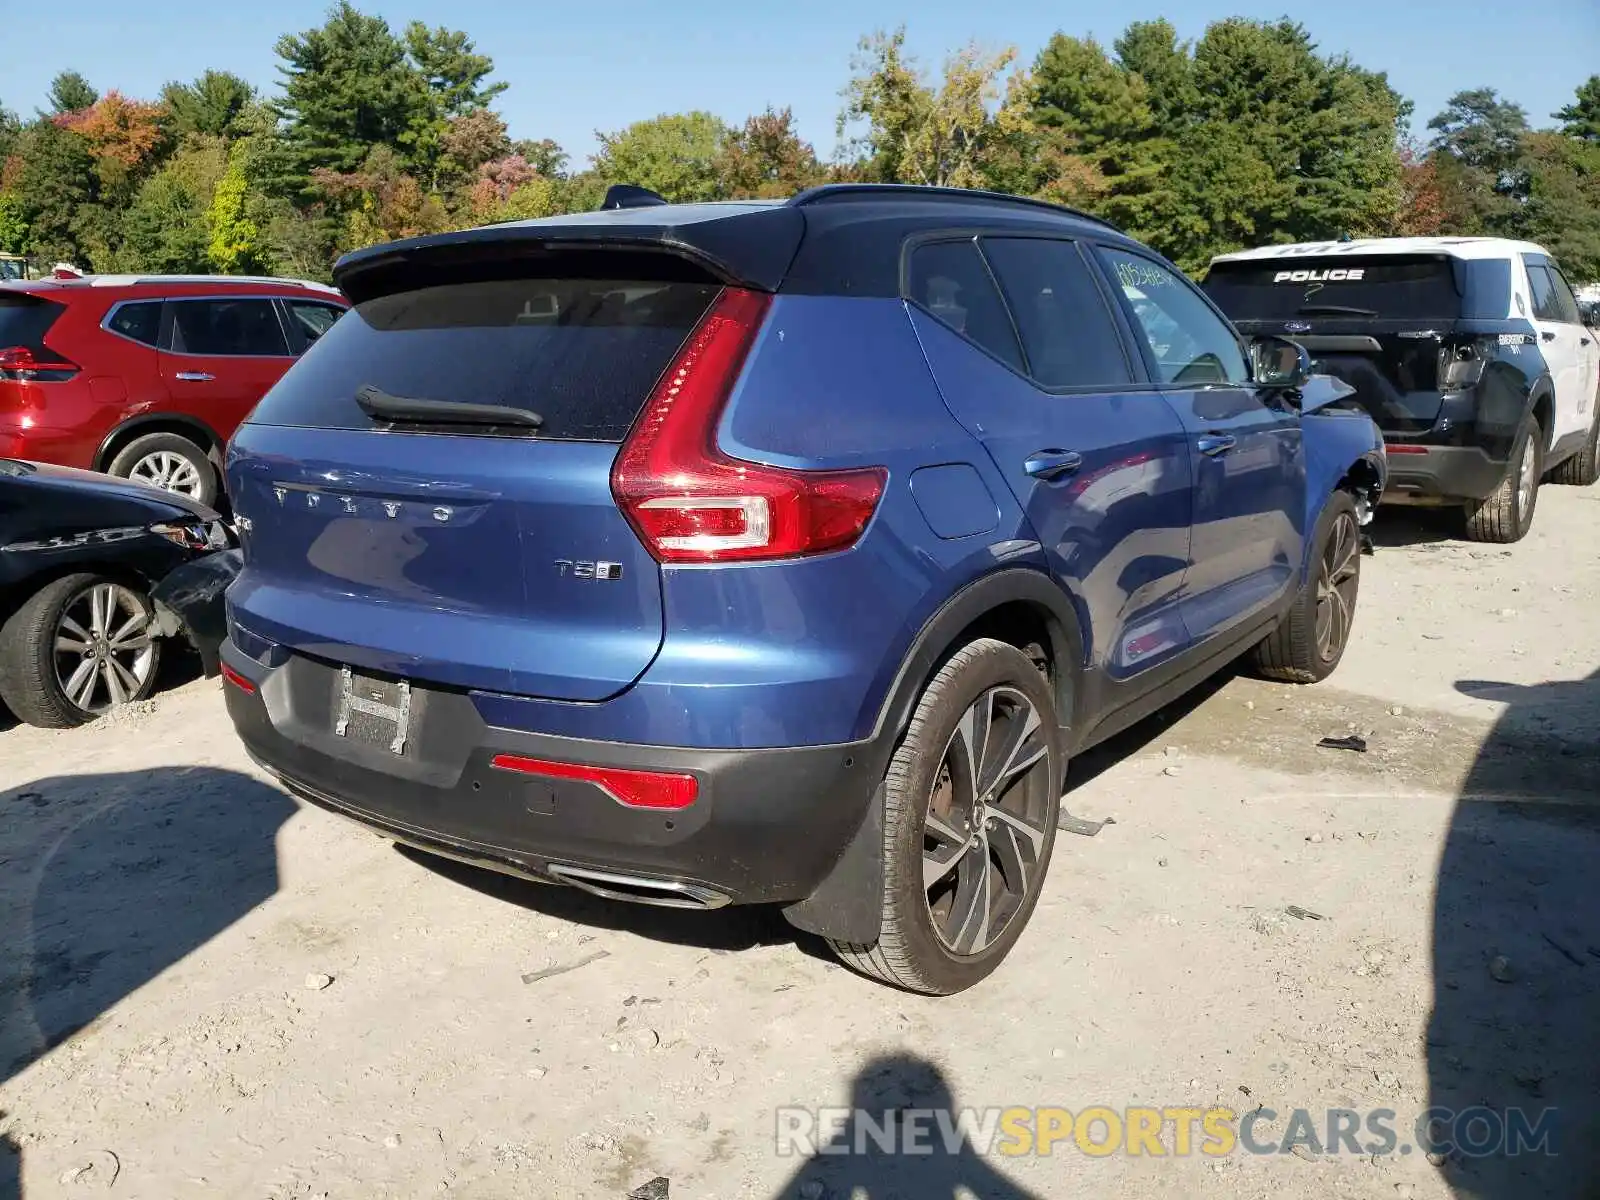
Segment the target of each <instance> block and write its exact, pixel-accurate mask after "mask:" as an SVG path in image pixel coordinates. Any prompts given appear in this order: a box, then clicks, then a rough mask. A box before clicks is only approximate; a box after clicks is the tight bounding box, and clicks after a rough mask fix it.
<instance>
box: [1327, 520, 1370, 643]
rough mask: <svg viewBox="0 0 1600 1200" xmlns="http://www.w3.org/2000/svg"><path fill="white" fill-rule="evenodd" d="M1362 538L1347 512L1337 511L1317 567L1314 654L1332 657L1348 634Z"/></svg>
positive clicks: (1354, 602)
mask: <svg viewBox="0 0 1600 1200" xmlns="http://www.w3.org/2000/svg"><path fill="white" fill-rule="evenodd" d="M1360 555H1361V537H1360V534H1359V533H1357V531H1356V521H1355V518H1354V517H1352V516H1351V515H1350V514H1349V513H1346V512H1342V513H1340V514H1339V515H1338V516H1337V517H1336V518H1335V519H1334V522H1333V528H1332V529H1330V530H1329V531H1328V540H1327V544H1326V545H1325V546H1324V548H1323V551H1322V561H1321V563H1319V564H1318V567H1317V654H1318V655H1320V656H1321V658H1322V661H1323V662H1329V661H1330V660H1332V658H1333V657H1334V655H1335V654H1337V653H1338V652H1339V650H1340V648H1342V647H1343V646H1344V643H1345V639H1346V638H1348V637H1349V636H1350V623H1351V621H1352V619H1353V618H1354V616H1355V608H1356V586H1357V584H1358V583H1359V582H1360V581H1359V577H1358V571H1359V569H1360V565H1361V564H1360Z"/></svg>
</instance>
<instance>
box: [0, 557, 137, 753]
mask: <svg viewBox="0 0 1600 1200" xmlns="http://www.w3.org/2000/svg"><path fill="white" fill-rule="evenodd" d="M160 666H161V639H160V637H159V636H158V634H157V630H156V627H155V610H154V607H153V606H152V605H151V603H150V600H149V598H148V597H146V596H145V595H144V594H143V593H142V592H140V591H139V589H138V588H136V587H132V586H130V585H129V584H127V583H125V582H122V581H119V580H115V579H107V578H106V577H105V576H104V575H93V574H88V573H83V574H77V575H66V576H63V577H62V578H60V579H54V580H51V581H50V582H49V583H47V584H45V585H44V586H43V587H42V588H40V589H39V590H38V591H37V592H35V593H34V594H33V595H31V596H29V597H28V598H27V599H26V600H24V601H23V602H22V603H21V604H20V605H19V606H18V607H17V609H16V611H14V612H13V613H12V614H11V616H10V617H9V618H8V619H7V620H6V622H5V625H4V626H3V627H0V700H4V701H5V703H6V707H8V708H9V709H11V711H12V712H13V713H15V714H16V715H17V717H18V718H19V719H20V720H23V721H26V722H27V723H28V724H29V725H39V726H43V727H44V728H46V729H68V728H70V727H72V726H74V725H82V724H84V723H85V722H86V721H92V720H94V719H95V718H96V717H98V716H100V715H101V714H103V713H105V712H107V711H109V710H110V709H112V708H115V707H116V706H117V705H118V704H124V703H127V702H128V701H130V700H143V699H144V698H145V697H146V696H148V695H149V694H150V693H151V691H153V690H154V689H155V685H156V677H157V674H158V672H159V670H160Z"/></svg>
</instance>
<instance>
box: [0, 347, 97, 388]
mask: <svg viewBox="0 0 1600 1200" xmlns="http://www.w3.org/2000/svg"><path fill="white" fill-rule="evenodd" d="M77 373H78V364H77V363H74V362H68V361H67V360H66V359H64V358H62V357H61V356H60V355H59V354H52V353H50V352H48V351H46V352H45V353H44V354H43V355H42V356H41V355H40V353H39V352H38V351H35V350H32V349H30V348H29V347H27V346H8V347H7V348H6V349H4V350H0V379H11V380H21V381H23V382H29V383H61V382H62V381H64V380H67V379H71V378H72V377H73V376H74V375H76V374H77Z"/></svg>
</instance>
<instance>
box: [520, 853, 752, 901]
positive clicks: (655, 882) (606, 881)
mask: <svg viewBox="0 0 1600 1200" xmlns="http://www.w3.org/2000/svg"><path fill="white" fill-rule="evenodd" d="M545 870H546V871H548V872H549V874H550V877H551V878H552V879H554V880H556V881H557V882H558V883H566V884H571V885H572V886H573V887H576V888H582V889H583V890H584V891H586V892H592V893H594V894H595V895H596V896H603V897H605V898H606V899H607V900H627V901H629V902H630V903H633V904H653V905H655V906H656V907H657V908H695V909H712V908H721V907H722V906H723V905H725V904H727V903H728V901H729V900H731V899H732V897H730V896H728V895H725V894H724V893H722V892H719V891H716V890H714V889H713V888H708V887H705V886H704V885H702V884H698V883H684V882H682V881H681V880H677V879H657V878H654V877H652V876H649V875H631V874H626V873H624V872H621V871H596V870H594V869H593V868H590V867H570V866H565V865H563V864H561V863H550V864H549V865H548V866H547V867H546V868H545Z"/></svg>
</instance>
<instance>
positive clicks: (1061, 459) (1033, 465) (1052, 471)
mask: <svg viewBox="0 0 1600 1200" xmlns="http://www.w3.org/2000/svg"><path fill="white" fill-rule="evenodd" d="M1081 466H1083V455H1081V454H1079V453H1078V452H1077V451H1076V450H1035V451H1034V452H1033V453H1032V454H1030V455H1028V458H1027V461H1025V462H1024V463H1023V464H1022V469H1023V470H1024V471H1026V472H1027V473H1028V474H1029V475H1032V476H1033V477H1034V478H1035V479H1054V478H1056V477H1057V476H1058V475H1070V474H1072V472H1074V471H1076V470H1077V469H1078V468H1079V467H1081Z"/></svg>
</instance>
